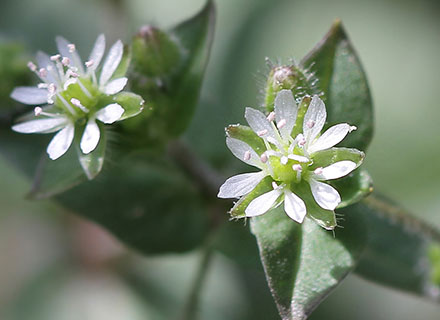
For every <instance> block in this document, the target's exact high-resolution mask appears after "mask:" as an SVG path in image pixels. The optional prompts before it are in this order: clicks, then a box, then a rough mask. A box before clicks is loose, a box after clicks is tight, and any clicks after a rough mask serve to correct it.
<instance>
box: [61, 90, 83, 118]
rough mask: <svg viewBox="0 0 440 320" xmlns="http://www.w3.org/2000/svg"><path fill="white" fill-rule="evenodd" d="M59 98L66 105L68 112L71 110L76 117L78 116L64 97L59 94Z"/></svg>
mask: <svg viewBox="0 0 440 320" xmlns="http://www.w3.org/2000/svg"><path fill="white" fill-rule="evenodd" d="M57 97H58V98H59V99H60V100H61V102H62V103H63V104H64V106H65V107H66V108H67V110H69V112H70V113H71V114H72V115H74V116H76V115H78V114H77V112H76V111H75V109H74V108H72V106H71V105H70V104H69V103H68V102H67V101H66V99H64V98H63V96H62V95H60V94H59V93H58V94H57Z"/></svg>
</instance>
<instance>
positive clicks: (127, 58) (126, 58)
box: [111, 45, 132, 79]
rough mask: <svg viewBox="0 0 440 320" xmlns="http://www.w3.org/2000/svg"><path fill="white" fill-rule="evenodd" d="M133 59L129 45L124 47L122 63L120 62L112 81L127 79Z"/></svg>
mask: <svg viewBox="0 0 440 320" xmlns="http://www.w3.org/2000/svg"><path fill="white" fill-rule="evenodd" d="M131 58H132V49H131V46H129V45H124V52H123V54H122V59H121V62H119V65H118V67H117V68H116V70H115V72H114V73H113V75H112V77H111V79H117V78H121V77H125V75H126V74H127V71H128V68H129V67H130V63H131Z"/></svg>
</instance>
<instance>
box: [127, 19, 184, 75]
mask: <svg viewBox="0 0 440 320" xmlns="http://www.w3.org/2000/svg"><path fill="white" fill-rule="evenodd" d="M180 58H181V52H180V48H179V46H178V44H177V43H176V41H175V40H174V39H173V38H172V37H170V35H169V34H167V33H165V32H163V31H161V30H159V29H157V28H154V27H152V26H143V27H142V28H141V29H140V31H139V32H138V34H137V35H136V36H135V37H134V39H133V64H134V70H136V71H139V72H140V73H141V74H142V75H144V76H147V77H163V76H167V75H169V74H170V73H171V72H172V71H173V70H174V69H176V68H177V67H178V65H179V63H180V60H181V59H180Z"/></svg>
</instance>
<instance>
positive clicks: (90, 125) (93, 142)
mask: <svg viewBox="0 0 440 320" xmlns="http://www.w3.org/2000/svg"><path fill="white" fill-rule="evenodd" d="M100 136H101V133H100V132H99V127H98V125H97V124H96V122H95V119H93V118H90V119H89V121H88V122H87V125H86V129H85V130H84V133H83V136H82V138H81V144H80V147H81V150H82V152H83V153H84V154H89V153H90V152H92V151H93V150H95V148H96V146H97V145H98V142H99V137H100Z"/></svg>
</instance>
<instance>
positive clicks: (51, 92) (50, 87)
mask: <svg viewBox="0 0 440 320" xmlns="http://www.w3.org/2000/svg"><path fill="white" fill-rule="evenodd" d="M56 90H57V86H56V85H55V83H50V84H49V86H48V87H47V91H49V93H50V94H55V91H56Z"/></svg>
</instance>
